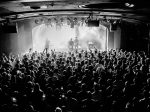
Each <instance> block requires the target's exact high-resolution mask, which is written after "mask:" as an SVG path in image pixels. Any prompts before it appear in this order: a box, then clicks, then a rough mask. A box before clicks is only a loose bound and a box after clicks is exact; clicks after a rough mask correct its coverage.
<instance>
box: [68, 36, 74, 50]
mask: <svg viewBox="0 0 150 112" xmlns="http://www.w3.org/2000/svg"><path fill="white" fill-rule="evenodd" d="M73 46H74V42H73V40H72V38H71V39H70V41H69V46H68V47H69V50H70V51H72V50H73Z"/></svg>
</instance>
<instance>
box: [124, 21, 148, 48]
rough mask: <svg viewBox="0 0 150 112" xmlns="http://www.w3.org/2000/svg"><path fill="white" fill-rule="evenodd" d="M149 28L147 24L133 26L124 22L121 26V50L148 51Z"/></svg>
mask: <svg viewBox="0 0 150 112" xmlns="http://www.w3.org/2000/svg"><path fill="white" fill-rule="evenodd" d="M148 37H149V35H148V27H147V25H146V24H139V23H136V24H133V23H128V22H122V24H121V48H122V49H125V50H130V51H133V50H136V51H141V50H144V51H147V50H148V49H147V48H148V47H147V45H148V40H147V39H148Z"/></svg>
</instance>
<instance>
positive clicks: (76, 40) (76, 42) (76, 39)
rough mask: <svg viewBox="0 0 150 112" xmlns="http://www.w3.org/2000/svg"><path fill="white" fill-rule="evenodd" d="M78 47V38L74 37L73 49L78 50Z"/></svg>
mask: <svg viewBox="0 0 150 112" xmlns="http://www.w3.org/2000/svg"><path fill="white" fill-rule="evenodd" d="M78 47H79V40H78V37H75V40H74V48H75V50H78Z"/></svg>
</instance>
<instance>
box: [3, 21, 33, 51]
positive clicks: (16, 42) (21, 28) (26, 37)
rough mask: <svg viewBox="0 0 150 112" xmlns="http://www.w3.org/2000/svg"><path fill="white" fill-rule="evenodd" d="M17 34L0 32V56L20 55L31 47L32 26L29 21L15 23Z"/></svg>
mask: <svg viewBox="0 0 150 112" xmlns="http://www.w3.org/2000/svg"><path fill="white" fill-rule="evenodd" d="M17 29H18V32H17V33H5V32H3V31H0V32H1V33H0V54H2V53H6V54H10V53H12V54H22V53H25V52H26V51H28V49H29V48H30V47H32V25H31V21H30V20H26V21H19V22H17Z"/></svg>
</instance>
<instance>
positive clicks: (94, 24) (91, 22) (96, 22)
mask: <svg viewBox="0 0 150 112" xmlns="http://www.w3.org/2000/svg"><path fill="white" fill-rule="evenodd" d="M87 25H88V27H99V20H88V21H87Z"/></svg>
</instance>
